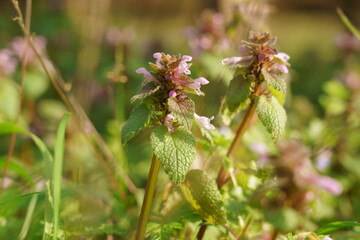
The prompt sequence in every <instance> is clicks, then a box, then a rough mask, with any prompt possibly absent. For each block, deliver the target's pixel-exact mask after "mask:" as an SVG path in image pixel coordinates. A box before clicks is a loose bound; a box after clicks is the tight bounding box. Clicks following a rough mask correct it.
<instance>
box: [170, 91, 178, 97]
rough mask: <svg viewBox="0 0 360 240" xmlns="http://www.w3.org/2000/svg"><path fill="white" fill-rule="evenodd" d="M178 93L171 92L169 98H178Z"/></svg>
mask: <svg viewBox="0 0 360 240" xmlns="http://www.w3.org/2000/svg"><path fill="white" fill-rule="evenodd" d="M176 95H177V93H176V92H175V91H173V90H172V91H170V92H169V97H176Z"/></svg>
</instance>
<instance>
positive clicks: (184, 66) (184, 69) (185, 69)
mask: <svg viewBox="0 0 360 240" xmlns="http://www.w3.org/2000/svg"><path fill="white" fill-rule="evenodd" d="M191 60H192V57H191V56H187V55H185V56H183V57H182V58H181V61H180V63H179V66H178V68H177V70H178V73H185V74H190V73H191V72H190V70H189V67H190V66H191V64H188V63H186V62H189V61H191Z"/></svg>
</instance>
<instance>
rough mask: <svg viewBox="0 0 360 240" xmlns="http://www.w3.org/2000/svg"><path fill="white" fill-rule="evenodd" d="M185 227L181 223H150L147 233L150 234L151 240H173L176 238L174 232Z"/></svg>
mask: <svg viewBox="0 0 360 240" xmlns="http://www.w3.org/2000/svg"><path fill="white" fill-rule="evenodd" d="M182 228H183V225H182V223H179V222H171V223H165V224H162V223H155V222H150V223H149V224H148V226H147V232H148V233H150V236H149V238H147V239H151V240H167V239H172V238H171V237H173V236H174V232H175V231H176V230H177V229H182Z"/></svg>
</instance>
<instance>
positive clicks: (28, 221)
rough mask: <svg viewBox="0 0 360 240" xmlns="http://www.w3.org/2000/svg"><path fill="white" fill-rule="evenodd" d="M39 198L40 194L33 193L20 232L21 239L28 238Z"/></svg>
mask: <svg viewBox="0 0 360 240" xmlns="http://www.w3.org/2000/svg"><path fill="white" fill-rule="evenodd" d="M37 199H38V194H34V195H32V197H31V200H30V203H29V207H28V209H27V211H26V216H25V220H24V224H23V226H22V228H21V231H20V234H19V240H24V239H25V238H26V235H27V233H28V231H29V228H30V224H31V219H32V216H33V213H34V210H35V207H36V203H37Z"/></svg>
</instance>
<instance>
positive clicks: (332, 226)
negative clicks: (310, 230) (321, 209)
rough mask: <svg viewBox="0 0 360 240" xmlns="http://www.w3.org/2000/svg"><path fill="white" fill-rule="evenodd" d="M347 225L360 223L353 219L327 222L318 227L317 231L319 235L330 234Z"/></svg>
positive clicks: (358, 225) (356, 225)
mask: <svg viewBox="0 0 360 240" xmlns="http://www.w3.org/2000/svg"><path fill="white" fill-rule="evenodd" d="M345 227H360V223H358V222H352V221H341V222H340V221H339V222H332V223H329V224H326V225H324V226H322V227H320V228H318V229H317V230H316V231H315V233H316V234H318V235H322V234H325V235H326V234H329V233H332V232H334V231H336V230H339V229H341V228H345Z"/></svg>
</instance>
